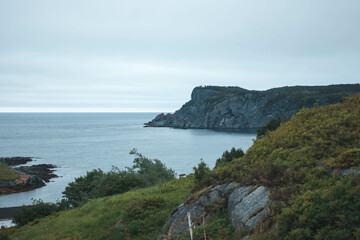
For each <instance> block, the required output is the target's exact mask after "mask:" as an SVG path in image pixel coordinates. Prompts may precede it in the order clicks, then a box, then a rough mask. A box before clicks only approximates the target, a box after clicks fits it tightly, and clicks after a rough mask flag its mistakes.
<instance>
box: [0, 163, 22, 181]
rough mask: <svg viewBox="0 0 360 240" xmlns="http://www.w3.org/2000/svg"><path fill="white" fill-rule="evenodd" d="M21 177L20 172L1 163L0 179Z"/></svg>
mask: <svg viewBox="0 0 360 240" xmlns="http://www.w3.org/2000/svg"><path fill="white" fill-rule="evenodd" d="M19 177H20V175H19V173H18V172H16V171H15V170H13V169H12V168H10V167H9V166H8V165H6V164H4V163H0V181H15V180H16V179H18V178H19Z"/></svg>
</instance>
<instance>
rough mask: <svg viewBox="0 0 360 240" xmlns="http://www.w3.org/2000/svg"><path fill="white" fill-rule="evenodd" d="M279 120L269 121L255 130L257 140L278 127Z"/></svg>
mask: <svg viewBox="0 0 360 240" xmlns="http://www.w3.org/2000/svg"><path fill="white" fill-rule="evenodd" d="M280 124H281V119H275V118H273V119H271V120H270V121H269V122H268V123H267V124H265V125H264V126H262V127H261V128H260V129H258V130H257V136H256V137H257V138H261V137H263V136H265V135H266V134H267V133H268V132H269V131H274V130H276V129H277V128H278V127H280Z"/></svg>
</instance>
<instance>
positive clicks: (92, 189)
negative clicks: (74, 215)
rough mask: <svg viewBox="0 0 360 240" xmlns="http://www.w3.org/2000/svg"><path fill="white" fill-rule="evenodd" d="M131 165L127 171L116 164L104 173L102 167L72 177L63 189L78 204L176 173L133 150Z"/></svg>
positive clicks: (65, 194) (167, 178) (149, 183)
mask: <svg viewBox="0 0 360 240" xmlns="http://www.w3.org/2000/svg"><path fill="white" fill-rule="evenodd" d="M130 154H132V155H135V159H134V161H133V162H134V165H133V166H132V167H131V168H130V167H129V168H126V170H119V169H118V168H116V167H113V169H112V170H111V171H109V172H107V173H104V172H103V171H102V170H101V169H94V170H92V171H90V172H87V174H86V175H85V176H81V177H79V178H75V181H74V182H71V183H69V185H68V186H67V187H66V189H65V191H64V192H63V194H64V196H65V197H66V199H67V200H68V201H69V203H70V205H72V206H73V207H78V206H80V205H82V204H84V203H86V202H87V201H88V200H89V199H94V198H100V197H105V196H111V195H114V194H120V193H124V192H127V191H129V190H131V189H134V188H142V187H150V186H154V185H156V184H160V183H164V182H167V181H170V180H172V179H174V178H175V172H174V171H173V170H172V169H168V168H166V166H165V165H164V164H163V163H162V162H161V161H159V160H157V159H154V160H152V159H149V158H147V157H145V156H143V155H142V154H140V153H138V152H137V150H136V149H133V150H132V151H131V152H130Z"/></svg>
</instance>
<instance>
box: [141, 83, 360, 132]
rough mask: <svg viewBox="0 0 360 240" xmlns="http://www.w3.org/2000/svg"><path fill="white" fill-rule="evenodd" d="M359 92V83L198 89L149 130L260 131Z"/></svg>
mask: <svg viewBox="0 0 360 240" xmlns="http://www.w3.org/2000/svg"><path fill="white" fill-rule="evenodd" d="M356 93H360V85H359V84H344V85H331V86H295V87H282V88H274V89H269V90H267V91H249V90H246V89H243V88H239V87H214V86H208V87H196V88H195V89H194V90H193V92H192V94H191V100H190V101H189V102H187V103H185V104H184V105H183V106H182V107H181V109H179V110H177V111H176V112H175V113H173V114H170V113H168V114H166V115H165V114H164V113H161V114H159V115H158V116H156V117H155V119H153V120H152V121H150V122H148V123H145V126H146V127H174V128H219V129H236V128H243V129H244V128H259V127H261V126H263V125H265V124H266V123H267V122H268V121H269V120H271V119H273V118H276V119H277V118H280V119H285V118H288V117H291V116H292V115H294V114H295V113H297V112H298V111H299V110H300V109H301V108H303V107H305V108H311V107H313V106H314V104H318V105H319V106H323V105H328V104H335V103H339V102H340V101H341V99H342V98H343V97H344V96H349V95H351V94H356Z"/></svg>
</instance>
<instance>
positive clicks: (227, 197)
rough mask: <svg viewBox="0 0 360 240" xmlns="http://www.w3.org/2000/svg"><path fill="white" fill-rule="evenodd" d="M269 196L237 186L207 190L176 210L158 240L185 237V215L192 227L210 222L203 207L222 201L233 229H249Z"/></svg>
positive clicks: (257, 189)
mask: <svg viewBox="0 0 360 240" xmlns="http://www.w3.org/2000/svg"><path fill="white" fill-rule="evenodd" d="M269 194H270V192H269V190H268V189H267V188H266V187H263V186H260V187H256V186H239V185H238V184H237V183H228V184H222V185H217V186H215V187H213V188H210V189H208V190H207V191H206V193H205V194H204V195H202V196H201V197H199V199H197V200H194V201H193V202H191V203H182V204H181V205H179V206H178V207H176V208H175V209H174V210H173V212H172V213H171V216H170V217H169V218H168V220H167V221H166V223H165V225H164V227H163V229H162V231H161V234H160V236H159V239H163V240H165V239H173V238H175V239H176V237H177V236H182V235H183V234H188V231H187V230H188V228H189V226H188V219H187V213H188V212H189V213H190V215H191V221H192V223H193V224H195V225H201V224H203V223H204V222H205V224H207V223H208V222H209V221H211V219H212V216H211V214H212V213H211V212H205V206H206V205H207V204H214V203H215V204H216V203H221V202H224V201H227V205H228V212H229V213H228V214H229V221H230V223H231V224H232V225H233V227H234V229H237V230H240V229H242V228H245V227H248V228H253V227H254V226H255V224H256V223H257V222H258V221H259V220H260V218H261V217H263V216H264V215H265V213H266V210H267V205H266V204H267V202H268V201H269Z"/></svg>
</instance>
